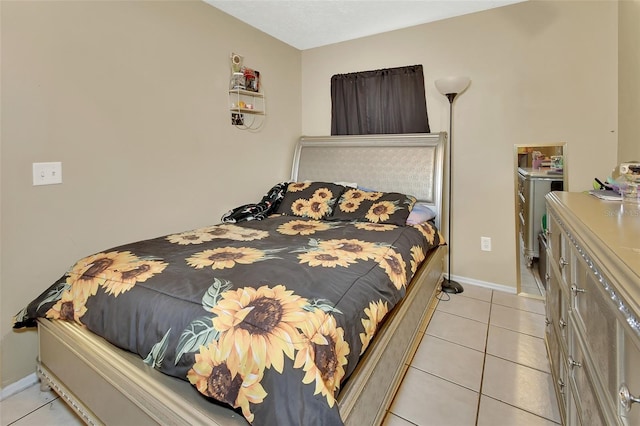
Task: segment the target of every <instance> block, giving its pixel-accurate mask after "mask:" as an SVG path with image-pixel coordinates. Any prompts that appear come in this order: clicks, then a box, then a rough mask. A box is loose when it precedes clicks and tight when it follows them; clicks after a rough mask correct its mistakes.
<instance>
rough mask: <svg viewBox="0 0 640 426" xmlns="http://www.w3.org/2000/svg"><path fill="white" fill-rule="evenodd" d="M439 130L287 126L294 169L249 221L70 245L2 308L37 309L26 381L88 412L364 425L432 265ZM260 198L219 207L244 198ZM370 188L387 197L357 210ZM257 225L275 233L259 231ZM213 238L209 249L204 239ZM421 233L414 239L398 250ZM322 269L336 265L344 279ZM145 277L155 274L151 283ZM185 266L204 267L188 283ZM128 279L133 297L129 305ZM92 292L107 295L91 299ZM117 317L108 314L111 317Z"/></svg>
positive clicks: (411, 336)
mask: <svg viewBox="0 0 640 426" xmlns="http://www.w3.org/2000/svg"><path fill="white" fill-rule="evenodd" d="M445 140H446V134H444V133H439V134H408V135H376V136H346V137H345V136H340V137H337V136H333V137H303V138H301V140H300V141H299V143H298V144H297V146H296V150H295V153H294V161H293V167H292V174H291V182H293V183H292V184H286V188H287V189H286V191H284V192H282V193H281V195H282V196H281V198H282V200H281V201H280V202H279V203H276V204H277V209H276V210H269V209H267V210H266V211H267V212H269V213H270V215H269V216H268V217H265V219H264V220H244V221H241V220H239V221H237V222H236V223H233V222H234V220H229V221H225V222H222V223H220V224H216V225H212V226H209V227H205V228H202V229H198V230H191V231H186V232H184V233H180V234H173V235H168V236H162V237H158V238H157V239H151V240H147V241H143V242H135V243H131V244H127V245H123V246H120V247H116V248H113V249H109V250H105V251H104V252H101V253H99V254H94V255H91V256H87V257H86V258H84V259H81V260H80V261H79V262H78V263H77V264H76V265H74V266H73V267H72V268H71V269H70V270H69V271H68V272H67V273H66V274H65V275H64V276H63V277H62V278H61V279H60V280H59V281H58V282H57V283H55V284H54V285H53V286H51V287H50V288H49V289H48V290H47V291H45V292H44V293H43V294H42V295H41V296H40V297H39V298H38V299H36V300H34V302H32V303H31V304H30V305H29V307H27V308H25V310H23V312H21V313H19V314H18V315H17V316H16V318H17V321H16V324H17V325H18V326H22V325H27V324H28V323H33V322H35V321H37V324H38V330H39V341H40V350H39V356H38V362H37V373H38V375H39V377H40V378H41V380H42V383H43V384H44V385H45V386H50V387H51V388H53V389H54V390H55V391H56V392H57V393H59V394H60V395H61V396H62V398H64V400H65V401H66V402H67V403H68V404H69V405H70V406H71V407H72V408H74V409H75V410H76V411H77V413H78V414H79V415H80V417H81V418H82V419H83V420H84V421H85V422H86V423H88V424H163V425H164V424H214V425H246V424H247V421H248V420H250V421H251V422H252V423H255V424H341V423H344V424H347V425H356V424H357V425H363V424H381V423H382V420H383V418H384V416H385V414H386V410H387V409H388V407H389V406H390V404H391V401H392V399H393V396H394V394H395V392H396V390H397V388H398V386H399V384H400V382H401V380H402V377H403V376H404V373H405V371H406V368H407V364H408V363H409V362H410V360H411V357H412V356H413V354H414V353H415V350H416V349H417V344H418V343H419V339H418V337H419V336H420V331H421V330H422V331H423V330H424V329H425V327H426V321H428V318H429V311H428V309H427V308H428V306H429V305H430V304H431V303H432V302H433V300H434V297H435V295H436V292H437V290H438V285H439V283H440V282H441V280H442V273H443V264H444V252H445V251H446V247H445V246H444V242H443V241H442V237H441V235H440V233H439V232H438V231H437V229H438V227H439V226H440V217H441V213H442V208H441V200H442V189H441V188H442V166H443V162H442V159H443V152H444V143H445ZM279 188H281V187H278V185H276V186H274V188H272V190H271V191H270V192H269V194H272V193H276V192H277V191H275V190H277V189H279ZM327 190H328V191H327ZM298 191H299V192H298ZM305 191H307V192H305ZM309 191H313V194H314V195H313V197H314V198H312V199H311V201H312V202H311V204H309V203H308V202H307V201H308V199H309V197H305V196H304V195H305V194H310V193H311V192H309ZM363 193H364V194H368V195H367V196H368V197H369V196H370V197H373V200H372V201H368V202H369V205H370V206H372V207H371V208H369V210H368V211H369V213H368V215H370V214H371V211H373V210H375V211H376V212H377V213H376V214H379V215H378V216H376V217H375V218H373V219H372V218H371V217H370V216H369V219H368V221H367V220H364V222H366V223H364V224H363V223H361V222H360V220H355V221H354V220H353V217H354V215H356V216H357V215H358V214H360V213H361V209H359V208H358V206H357V205H356V206H354V198H353V197H355V198H357V197H358V196H362V194H363ZM318 194H319V195H318ZM327 194H328V195H327ZM338 194H339V196H338ZM347 194H348V195H347ZM371 194H378V195H371ZM407 194H410V195H411V196H412V197H407ZM318 196H319V197H320V200H321V202H315V203H313V200H317V198H315V197H318ZM380 196H381V197H382V198H375V197H380ZM292 197H293V198H292ZM298 197H299V198H298ZM385 197H389V198H385ZM403 197H404V198H403ZM265 199H267V197H266V196H265V198H263V200H262V201H261V202H260V203H256V204H254V205H251V207H252V208H253V210H252V209H246V208H239V209H235V212H236V213H237V212H239V211H243V212H245V211H249V212H255V208H256V206H259V207H264V206H262V205H261V203H262V202H264V201H265ZM291 200H293V202H291ZM300 200H304V201H305V202H304V203H303V202H301V201H300ZM381 200H382V201H381ZM360 202H361V201H360V200H358V203H360ZM416 202H417V203H418V204H420V205H426V206H428V207H429V208H430V209H431V210H432V211H433V212H435V218H433V219H432V220H431V221H429V222H422V223H420V224H418V225H415V226H404V221H405V219H406V216H402V214H404V213H402V212H401V211H402V210H403V209H404V208H405V207H406V210H407V213H408V210H411V207H413V206H414V205H417V204H416ZM323 203H325V204H323ZM326 203H329V205H330V207H329V211H330V214H329V216H327V215H326V214H325V213H326V208H327V207H326ZM332 203H333V204H332ZM362 203H363V205H365V206H366V205H367V204H366V202H365V201H362ZM263 204H264V203H263ZM356 204H357V203H356ZM382 204H385V206H387V207H388V206H389V205H391V204H394V206H395V207H394V208H392V209H391V210H388V209H387V210H386V211H385V209H382V211H379V209H377V210H376V209H373V206H380V205H382ZM267 205H270V203H269V202H267ZM242 207H247V206H242ZM323 209H325V210H323ZM365 210H366V209H365ZM260 211H261V212H262V210H260ZM339 212H342V217H338V216H339ZM358 212H360V213H358ZM394 212H395V213H394ZM274 213H275V214H274ZM396 213H402V214H400V216H397V217H396V216H395V214H396ZM316 214H317V215H319V216H318V218H317V217H315V216H314V215H316ZM323 214H325V216H322V215H323ZM331 218H334V219H331ZM400 221H402V223H403V225H402V226H401V225H400ZM362 226H364V227H365V228H367V229H364V230H363V229H361V228H362ZM362 232H364V234H363V233H362ZM373 234H376V236H375V240H372V241H369V240H368V238H369V237H367V235H373ZM267 235H268V238H267V237H266V236H267ZM203 236H205V237H206V238H204V237H203ZM272 237H273V239H274V241H275V243H276V244H275V246H274V245H269V246H266V242H267V240H270V239H272ZM405 240H406V241H405ZM220 241H224V242H225V250H226V251H224V250H223V252H221V251H220V250H222V249H221V248H220V247H218V246H213V245H210V244H213V243H214V242H220ZM403 241H404V242H407V243H408V245H403V244H401V243H402V242H403ZM424 241H426V243H425V242H424ZM337 242H339V243H340V244H339V245H336V244H337ZM421 244H424V247H427V248H428V250H427V248H421V249H420V250H422V251H423V252H424V253H423V254H422V255H420V254H418V255H415V252H418V251H420V250H418V249H417V247H418V246H419V245H421ZM166 247H170V248H171V250H172V251H171V252H168V251H166V250H165V249H164V248H166ZM337 252H340V253H341V255H340V256H338V255H337V254H336V253H337ZM345 252H347V253H346V254H345ZM343 255H344V256H346V257H344V256H343ZM423 258H424V260H423ZM176 259H181V262H178V261H177V260H176ZM403 261H404V263H403ZM104 262H108V263H109V265H111V266H109V268H107V267H106V266H105V265H106V264H105V263H104ZM178 263H180V268H181V269H178V268H177V266H174V265H177V264H178ZM249 264H256V265H260V267H261V268H262V269H258V270H257V271H256V270H255V269H253V268H249V267H248V266H249ZM399 264H403V265H404V266H403V267H402V268H400V269H399V268H397V266H398V265H399ZM101 265H102V266H104V268H102V266H101ZM113 265H121V266H119V268H120V269H119V270H118V267H116V266H113ZM122 265H128V266H122ZM131 265H134V266H135V268H134V267H133V266H131ZM230 265H231V266H230ZM301 265H302V266H304V267H305V268H307V269H302V266H301ZM251 266H252V265H251ZM78 268H80V269H78ZM82 268H84V269H82ZM100 268H102V269H101V271H100V273H99V274H93V275H90V274H88V272H87V271H88V270H89V269H91V270H93V271H94V272H95V270H96V269H100ZM74 271H76V272H75V275H74ZM78 271H79V272H78ZM186 271H192V272H189V273H187V272H186ZM231 271H234V274H235V275H232V274H231ZM339 271H347V272H348V273H349V274H351V275H350V278H349V279H350V280H351V281H350V283H349V285H348V286H343V285H342V284H340V282H341V281H340V280H338V278H337V275H336V274H338V272H339ZM359 271H360V272H359ZM116 273H117V274H119V275H118V277H119V278H118V280H116V279H115V278H114V274H116ZM74 276H75V277H76V278H74V280H75V281H74V283H75V284H74V285H75V286H69V285H68V283H69V282H71V281H69V280H70V279H71V278H70V277H74ZM160 276H162V277H168V278H169V279H168V280H166V281H168V284H163V286H160V284H159V283H157V280H158V277H160ZM303 276H304V277H305V278H304V279H302V277H303ZM96 277H97V278H96ZM374 277H383V278H384V279H385V283H386V284H385V285H378V284H374V283H373V281H371V280H373V279H374ZM201 278H202V279H207V280H209V281H208V282H209V284H208V286H207V287H206V288H205V289H204V290H205V291H204V292H203V291H202V289H201V288H200V285H199V284H198V283H199V281H201ZM377 279H378V278H376V280H377ZM82 280H84V281H82ZM307 280H310V281H307ZM80 281H81V282H82V283H84V284H83V285H84V286H79V285H77V283H78V282H80ZM376 282H377V281H376ZM247 283H252V285H247ZM85 284H86V285H85ZM176 286H178V287H179V291H178V290H177V289H176V288H177V287H176ZM192 287H193V288H195V289H196V290H194V293H193V295H191V291H190V290H189V289H190V288H192ZM369 287H371V288H373V287H375V289H374V290H375V291H376V292H377V293H375V296H371V295H370V294H369V293H368V292H369V291H371V289H370V288H369ZM364 288H367V293H365V292H364ZM71 289H76V290H73V292H75V293H74V294H75V296H74V297H76V299H73V300H74V302H73V303H72V302H71V300H72V299H71V297H72V296H71V293H73V292H72V291H71ZM134 290H135V291H134ZM145 292H146V293H145ZM165 293H166V294H170V295H172V298H171V299H168V300H165V299H164V295H165ZM134 294H142V295H143V296H144V298H145V299H147V301H146V302H145V305H144V307H142V304H141V302H139V301H138V299H137V298H138V297H140V296H136V298H134ZM176 295H177V296H176ZM363 295H365V296H363ZM161 296H162V297H161ZM362 297H364V298H365V299H362V300H361V298H362ZM80 299H81V300H82V303H79V302H77V300H80ZM102 299H113V300H118V303H117V304H115V302H114V304H113V306H111V305H109V307H102V303H101V304H100V307H99V306H98V303H99V301H101V300H102ZM369 299H370V300H369ZM276 300H277V301H278V303H277V304H276V303H275V302H273V301H276ZM367 301H369V304H368V305H367ZM194 302H197V303H194ZM147 305H148V306H147ZM179 305H180V306H182V305H185V307H184V308H182V309H178V307H179ZM276 305H277V306H276ZM105 306H106V305H105ZM356 306H357V307H358V308H357V309H356V308H355V307H356ZM363 308H364V309H363ZM35 310H37V311H38V312H35ZM203 310H204V311H207V312H209V314H207V315H204V316H203V315H202V311H203ZM43 312H46V313H47V315H46V316H47V317H48V318H43V316H45V315H43ZM274 312H277V315H276V314H275V313H274ZM363 312H364V314H363ZM151 316H155V317H156V319H155V320H154V322H153V323H150V322H149V320H147V318H148V317H151ZM175 316H177V317H179V318H178V319H177V320H175V321H177V324H179V326H176V328H177V329H178V331H177V332H175V331H174V332H172V331H171V330H172V327H173V326H174V325H175V323H174V322H173V321H174V319H173V317H175ZM123 317H124V318H128V321H127V322H126V323H127V324H128V325H127V326H126V327H124V328H123V326H122V325H118V324H117V323H116V321H115V320H116V319H120V318H123ZM170 317H171V318H172V319H171V321H169V318H170ZM276 317H277V321H276V320H274V319H273V318H276ZM347 317H348V318H347ZM55 318H66V319H72V320H73V319H76V321H60V320H56V319H55ZM258 318H261V319H262V321H263V322H260V323H258V322H257V319H258ZM249 319H251V320H249ZM80 322H82V324H80ZM165 322H166V323H165ZM263 323H264V324H267V323H268V324H269V325H268V326H267V325H264V326H263V325H260V326H259V327H258V326H257V324H263ZM349 323H355V324H361V325H359V326H358V327H355V328H353V327H348V326H347V324H349ZM212 324H213V326H212ZM267 328H268V331H270V334H269V333H267V332H266V331H265V330H267ZM89 330H93V331H96V332H97V330H99V332H100V333H101V336H98V335H97V334H95V333H94V332H92V331H89ZM247 336H249V337H247ZM274 336H275V337H277V338H275V337H274ZM115 345H117V346H115ZM122 348H124V349H122ZM241 349H242V350H241ZM214 372H215V373H216V374H214ZM283 372H284V373H283ZM185 373H186V374H185ZM218 373H219V374H218ZM285 373H286V374H285ZM185 375H186V376H187V378H188V380H185V378H184V376H185ZM178 377H182V378H178ZM292 377H293V379H292ZM221 389H222V390H223V391H224V392H222V391H221ZM230 395H231V396H230ZM212 396H216V397H217V396H220V398H218V399H221V400H222V401H223V402H218V401H215V400H214V399H212ZM225 401H226V402H227V403H224V402H225ZM230 405H233V406H234V407H235V409H232V408H231V407H230Z"/></svg>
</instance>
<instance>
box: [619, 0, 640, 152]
mask: <svg viewBox="0 0 640 426" xmlns="http://www.w3.org/2000/svg"><path fill="white" fill-rule="evenodd" d="M619 22H620V27H619V33H618V40H619V41H618V43H619V71H618V72H619V74H618V78H619V85H618V97H619V110H618V112H619V120H620V131H619V134H618V162H623V161H629V160H633V161H640V123H638V117H640V0H624V1H621V2H620V10H619Z"/></svg>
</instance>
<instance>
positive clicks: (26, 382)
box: [0, 373, 38, 401]
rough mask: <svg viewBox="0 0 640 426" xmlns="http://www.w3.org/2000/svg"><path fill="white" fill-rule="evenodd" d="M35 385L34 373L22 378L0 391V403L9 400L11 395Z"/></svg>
mask: <svg viewBox="0 0 640 426" xmlns="http://www.w3.org/2000/svg"><path fill="white" fill-rule="evenodd" d="M36 383H38V376H36V373H31V374H29V375H28V376H27V377H23V378H22V379H20V380H18V381H17V382H13V383H11V384H10V385H7V386H5V387H3V388H2V389H0V401H3V400H5V399H6V398H9V397H10V396H11V395H15V394H17V393H19V392H22V391H23V390H25V389H26V388H29V387H31V386H33V385H35V384H36Z"/></svg>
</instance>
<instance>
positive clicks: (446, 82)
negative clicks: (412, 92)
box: [435, 77, 470, 293]
mask: <svg viewBox="0 0 640 426" xmlns="http://www.w3.org/2000/svg"><path fill="white" fill-rule="evenodd" d="M469 83H470V80H469V79H468V78H467V77H448V78H443V79H440V80H436V82H435V85H436V88H437V89H438V91H439V92H440V93H441V94H443V95H445V96H446V97H447V99H448V100H449V205H448V209H449V211H448V217H449V219H448V222H447V244H448V246H449V250H448V251H447V278H446V279H445V280H444V281H443V282H442V286H441V287H442V291H443V292H445V293H462V292H463V291H464V288H463V287H462V285H461V284H460V283H459V282H457V281H453V280H452V279H451V243H452V240H451V228H452V226H451V225H452V223H451V217H452V215H451V211H452V210H453V209H452V197H451V194H452V189H453V184H452V182H453V171H452V168H453V160H452V158H453V101H454V100H455V99H456V97H457V96H458V94H460V93H461V92H463V91H464V90H465V89H466V88H467V87H468V86H469Z"/></svg>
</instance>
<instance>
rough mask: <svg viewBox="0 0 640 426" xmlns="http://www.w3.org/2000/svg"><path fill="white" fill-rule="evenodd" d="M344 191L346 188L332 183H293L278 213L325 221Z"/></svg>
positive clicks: (288, 187)
mask: <svg viewBox="0 0 640 426" xmlns="http://www.w3.org/2000/svg"><path fill="white" fill-rule="evenodd" d="M344 190H345V187H344V186H342V185H338V184H335V183H330V182H291V183H290V184H289V185H288V186H287V192H286V194H285V195H284V198H283V200H282V202H281V203H280V205H279V207H278V208H277V210H276V213H279V214H285V215H291V216H298V217H305V218H310V219H316V220H319V219H325V218H327V217H328V216H330V215H331V213H332V212H333V206H334V205H335V203H336V200H337V199H338V198H339V197H340V195H341V194H342V192H343V191H344Z"/></svg>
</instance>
